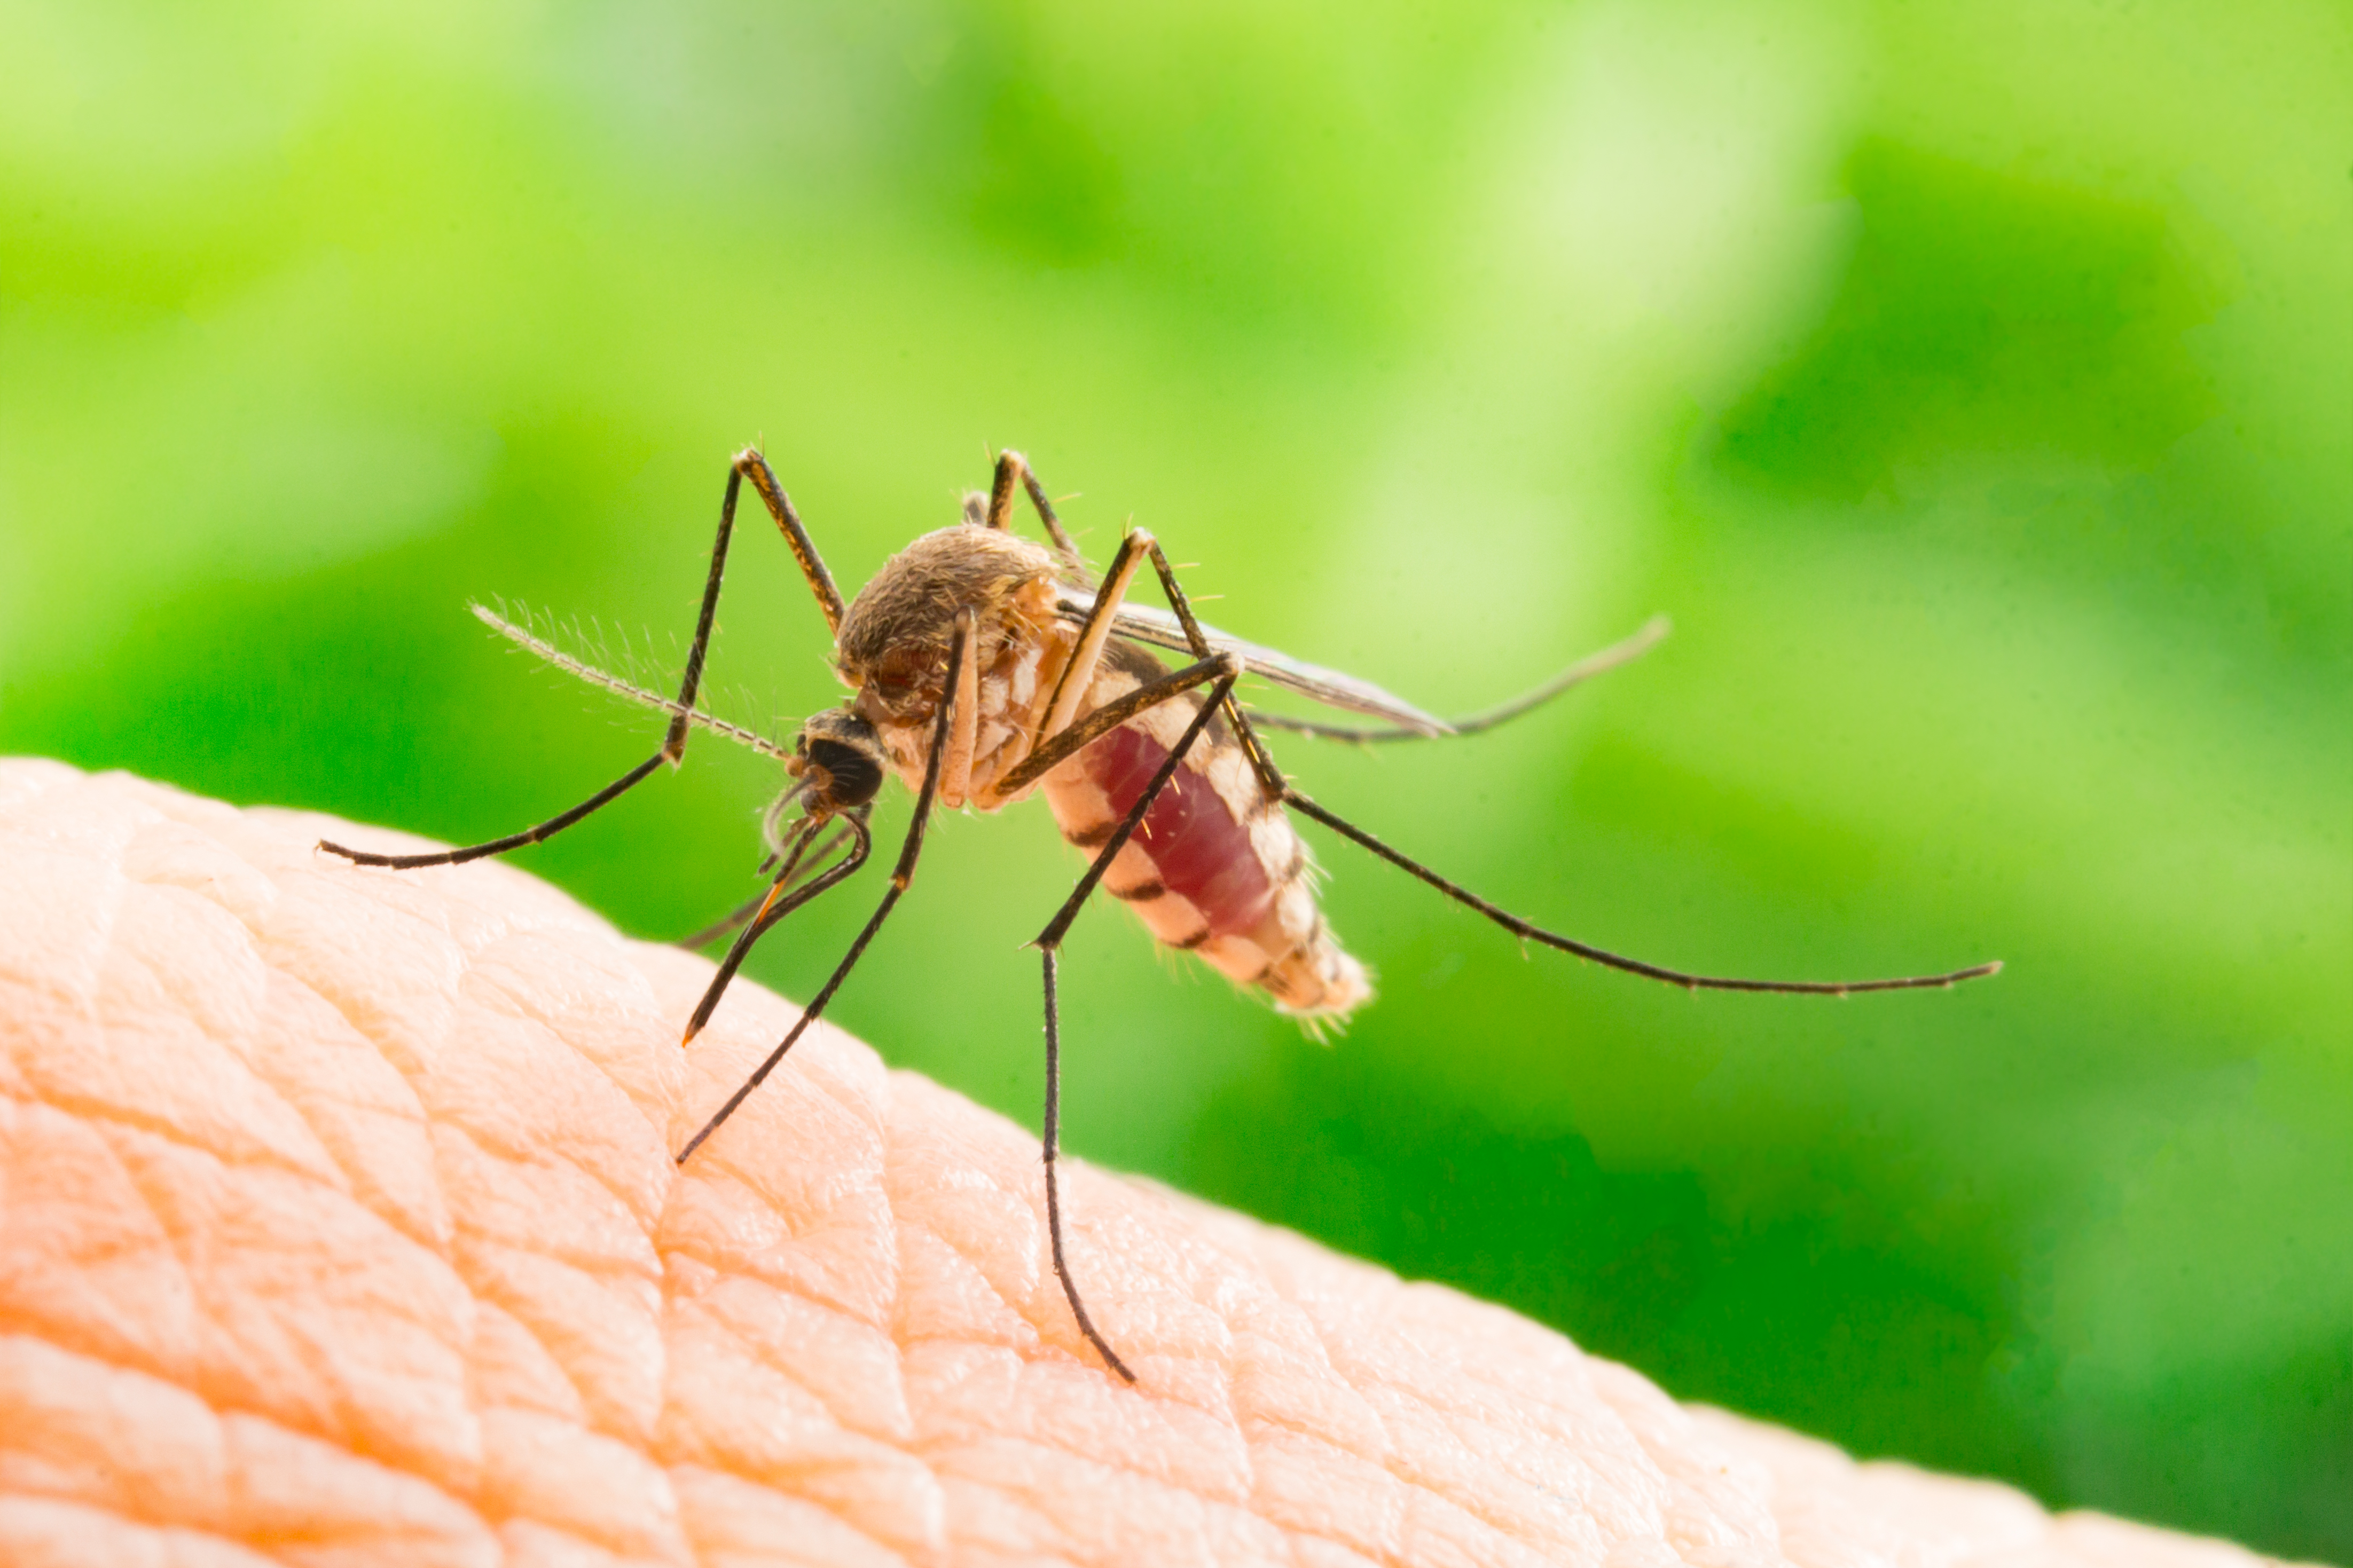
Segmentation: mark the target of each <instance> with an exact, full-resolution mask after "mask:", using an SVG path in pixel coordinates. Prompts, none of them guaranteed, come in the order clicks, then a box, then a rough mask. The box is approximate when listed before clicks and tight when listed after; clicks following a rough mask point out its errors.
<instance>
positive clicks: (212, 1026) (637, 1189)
mask: <svg viewBox="0 0 2353 1568" xmlns="http://www.w3.org/2000/svg"><path fill="white" fill-rule="evenodd" d="M493 826H495V825H493ZM585 831H589V832H594V831H596V828H595V827H593V826H592V827H590V828H587V829H586V830H585ZM322 834H327V835H331V836H332V837H337V838H340V839H343V840H344V841H345V842H351V843H362V844H367V845H371V846H376V847H387V848H389V847H399V846H401V845H403V844H404V843H406V842H407V841H405V840H404V839H403V838H402V837H401V836H399V835H397V834H393V833H389V832H385V831H381V830H373V829H367V828H361V827H353V826H348V825H345V824H343V823H337V822H330V821H328V820H326V819H323V818H320V817H313V816H297V815H294V814H291V813H285V812H276V811H247V812H240V811H237V810H235V809H233V808H231V807H228V806H226V805H217V804H216V803H213V802H209V801H205V800H199V799H195V798H193V797H191V796H187V795H180V794H177V793H175V792H174V791H171V790H169V789H165V788H162V787H160V786H157V785H153V784H146V783H142V782H141V781H139V780H136V779H132V778H128V777H124V776H121V775H108V776H100V777H85V776H84V775H82V774H80V773H76V772H74V771H73V770H71V769H69V768H66V767H63V766H60V765H58V764H55V763H0V887H5V889H7V896H6V898H5V899H0V1088H5V1098H0V1562H5V1563H11V1564H61V1563H74V1564H81V1563H89V1564H100V1563H105V1564H116V1563H128V1564H156V1565H158V1568H161V1565H164V1564H177V1565H198V1564H202V1565H221V1568H227V1565H232V1564H242V1565H249V1568H260V1565H262V1564H265V1563H300V1564H320V1565H328V1564H334V1565H352V1568H358V1565H363V1564H378V1563H382V1564H393V1563H400V1564H442V1563H450V1564H479V1565H484V1568H487V1565H490V1564H497V1563H625V1562H626V1563H839V1564H885V1563H957V1564H1012V1563H1125V1564H1157V1563H1186V1564H1203V1563H1219V1564H1225V1563H1243V1564H1246V1563H1266V1564H1312V1565H1315V1568H1339V1565H1342V1564H1367V1563H1383V1564H1408V1563H1410V1564H1416V1565H1420V1564H1431V1565H1444V1564H1474V1563H1476V1564H1491V1563H1492V1564H1529V1565H1534V1564H1538V1563H1582V1564H1595V1565H1597V1568H1600V1565H1606V1568H1642V1565H1655V1568H1666V1565H1670V1564H1676V1563H1692V1564H1699V1563H1708V1564H1726V1565H1729V1564H1759V1565H1772V1564H1804V1565H1819V1568H1831V1565H1832V1564H1836V1565H1839V1568H1871V1565H1875V1564H1885V1565H1888V1568H1898V1565H1902V1568H1966V1565H1980V1568H1989V1565H1992V1564H2021V1565H2023V1564H2036V1565H2039V1568H2062V1565H2068V1564H2095V1563H2096V1564H2109V1565H2114V1568H2124V1565H2125V1564H2133V1565H2136V1568H2168V1565H2170V1568H2189V1565H2191V1564H2200V1565H2208V1568H2230V1565H2246V1564H2252V1563H2256V1562H2258V1561H2259V1560H2258V1559H2256V1558H2254V1557H2253V1556H2251V1555H2249V1554H2247V1553H2245V1552H2240V1551H2239V1550H2237V1549H2236V1548H2233V1547H2230V1546H2226V1545H2222V1544H2220V1543H2216V1542H2199V1541H2192V1540H2189V1539H2186V1538H2182V1537H2178V1536H2172V1535H2168V1534H2164V1533H2161V1532H2158V1531H2147V1530H2143V1529H2140V1528H2138V1527H2136V1526H2131V1525H2126V1524H2121V1523H2117V1522H2116V1521H2108V1520H2104V1519H2100V1518H2096V1517H2093V1516H2087V1515H2072V1516H2064V1517H2060V1518H2055V1519H2054V1518H2052V1516H2050V1515H2049V1514H2046V1513H2044V1512H2043V1511H2042V1510H2041V1509H2039V1508H2037V1507H2036V1506H2035V1505H2034V1504H2033V1503H2031V1502H2030V1501H2029V1500H2026V1499H2025V1498H2023V1497H2021V1496H2020V1495H2019V1494H2018V1493H2016V1492H2013V1491H2010V1490H2008V1489H2004V1488H2001V1487H1997V1486H1991V1485H1987V1484H1983V1483H1976V1482H1968V1481H1960V1480H1952V1479H1943V1478H1938V1477H1935V1476H1929V1475H1925V1474H1922V1473H1920V1472H1917V1471H1915V1470H1911V1469H1908V1468H1904V1467H1902V1466H1896V1465H1886V1464H1873V1465H1863V1466H1857V1465H1855V1464H1853V1463H1852V1461H1850V1460H1848V1459H1847V1458H1844V1457H1843V1456H1842V1455H1841V1454H1839V1453H1838V1452H1837V1451H1836V1450H1834V1449H1831V1448H1829V1447H1825V1446H1823V1445H1820V1444H1818V1443H1813V1442H1810V1441H1808V1440H1807V1439H1804V1438H1800V1437H1797V1436H1790V1435H1788V1434H1787V1433H1783V1432H1779V1431H1777V1430H1774V1429H1772V1428H1769V1427H1766V1426H1756V1425H1751V1424H1749V1423H1746V1422H1743V1421H1740V1420H1736V1419H1735V1418H1733V1417H1731V1416H1727V1415H1722V1414H1719V1413H1715V1412H1710V1411H1706V1410H1698V1409H1689V1408H1685V1407H1683V1406H1681V1405H1676V1404H1675V1403H1674V1402H1673V1401H1672V1400H1671V1399H1669V1398H1667V1397H1666V1396H1665V1395H1664V1394H1661V1393H1660V1392H1659V1391H1658V1390H1657V1389H1656V1388H1654V1387H1652V1386H1651V1384H1649V1383H1646V1382H1645V1381H1643V1379H1641V1377H1640V1376H1638V1375H1636V1374H1635V1373H1630V1372H1629V1371H1627V1370H1626V1369H1624V1368H1622V1367H1619V1366H1615V1365H1612V1364H1610V1363H1607V1362H1601V1361H1597V1360H1594V1359H1592V1358H1590V1357H1588V1356H1586V1355H1584V1354H1582V1353H1581V1352H1578V1351H1577V1347H1576V1346H1574V1345H1572V1344H1571V1343H1569V1342H1568V1341H1567V1340H1565V1339H1563V1338H1562V1337H1561V1336H1560V1335H1558V1334H1556V1333H1554V1332H1552V1331H1549V1330H1546V1329H1544V1328H1540V1327H1538V1326H1536V1325H1535V1324H1533V1323H1529V1322H1526V1321H1522V1320H1520V1319H1517V1318H1514V1317H1513V1316H1512V1315H1511V1314H1509V1313H1507V1312H1504V1311H1502V1310H1498V1309H1496V1308H1493V1307H1488V1306H1483V1305H1482V1304H1480V1303H1478V1302H1475V1301H1472V1300H1469V1299H1467V1298H1465V1297H1462V1296H1461V1295H1458V1294H1456V1293H1454V1292H1452V1291H1451V1290H1446V1289H1439V1288H1436V1287H1432V1286H1426V1285H1407V1284H1401V1283H1400V1282H1398V1280H1397V1279H1395V1278H1393V1277H1392V1276H1390V1275H1388V1274H1387V1273H1384V1272H1382V1271H1381V1270H1379V1269H1377V1268H1367V1267H1366V1266H1365V1265H1362V1264H1359V1263H1354V1262H1351V1261H1349V1260H1347V1259H1345V1258H1338V1257H1335V1256H1334V1255H1332V1254H1331V1253H1328V1252H1325V1251H1324V1250H1323V1249H1321V1248H1319V1247H1315V1246H1314V1245H1312V1244H1310V1243H1308V1242H1306V1241H1303V1240H1302V1239H1301V1238H1299V1237H1294V1236H1291V1235H1288V1234H1286V1233H1284V1232H1282V1231H1278V1230H1272V1229H1270V1228H1268V1227H1266V1226H1261V1225H1258V1224H1255V1223H1253V1222H1251V1221H1250V1220H1248V1219H1245V1218H1243V1217H1241V1216H1240V1215H1233V1214H1229V1213H1226V1212H1224V1211H1221V1210H1218V1209H1213V1208H1210V1207H1208V1206H1207V1205H1202V1204H1198V1203H1196V1202H1193V1201H1192V1200H1190V1199H1187V1198H1185V1197H1183V1196H1180V1195H1178V1194H1173V1193H1169V1192H1166V1191H1165V1190H1163V1189H1161V1188H1158V1187H1154V1186H1150V1185H1146V1184H1141V1183H1137V1182H1134V1181H1128V1180H1124V1179H1122V1178H1119V1177H1117V1176H1114V1175H1111V1174H1109V1173H1102V1172H1097V1171H1094V1170H1092V1169H1090V1168H1088V1167H1087V1166H1085V1165H1083V1164H1081V1163H1072V1164H1071V1166H1070V1168H1069V1174H1068V1177H1067V1187H1066V1192H1067V1194H1068V1196H1069V1202H1070V1212H1071V1215H1073V1228H1072V1234H1071V1242H1072V1245H1073V1247H1074V1248H1075V1257H1076V1263H1077V1267H1078V1268H1079V1269H1080V1270H1081V1271H1082V1278H1083V1279H1084V1280H1085V1282H1086V1285H1087V1289H1088V1291H1089V1293H1090V1297H1091V1300H1092V1302H1093V1304H1094V1309H1095V1311H1096V1314H1097V1316H1098V1318H1099V1319H1100V1320H1101V1321H1102V1324H1103V1329H1104V1331H1106V1332H1107V1333H1108V1334H1110V1335H1111V1337H1112V1338H1113V1341H1114V1342H1116V1343H1117V1344H1118V1345H1120V1347H1121V1348H1122V1349H1123V1350H1124V1352H1126V1354H1127V1355H1128V1357H1129V1358H1130V1360H1131V1361H1132V1362H1133V1363H1134V1366H1135V1368H1136V1371H1137V1373H1139V1375H1140V1379H1141V1381H1140V1383H1139V1384H1137V1385H1136V1386H1134V1387H1132V1388H1131V1387H1129V1386H1127V1385H1125V1384H1122V1383H1120V1382H1119V1381H1118V1380H1117V1379H1116V1378H1114V1377H1113V1376H1112V1375H1111V1374H1110V1373H1107V1372H1106V1371H1105V1370H1104V1369H1103V1367H1102V1365H1101V1364H1100V1363H1097V1362H1096V1361H1095V1360H1094V1358H1093V1357H1092V1355H1091V1354H1090V1353H1089V1352H1088V1351H1087V1349H1086V1347H1085V1346H1084V1345H1083V1344H1082V1342H1080V1339H1079V1336H1078V1332H1077V1330H1076V1329H1075V1328H1074V1327H1073V1326H1072V1324H1071V1317H1070V1313H1069V1310H1068V1309H1067V1308H1066V1307H1065V1306H1064V1304H1063V1301H1062V1299H1061V1295H1060V1291H1059V1290H1058V1289H1056V1286H1055V1282H1054V1277H1053V1273H1052V1271H1051V1269H1050V1268H1049V1266H1048V1263H1047V1258H1046V1238H1045V1229H1044V1220H1043V1212H1042V1205H1043V1198H1042V1194H1041V1193H1040V1190H1039V1168H1038V1150H1037V1145H1036V1142H1035V1141H1034V1139H1033V1138H1032V1136H1031V1135H1030V1134H1029V1132H1028V1131H1024V1130H1023V1129H1021V1128H1019V1127H1017V1126H1015V1125H1013V1124H1012V1123H1010V1122H1008V1121H1004V1120H1003V1119H1001V1118H999V1117H997V1116H995V1115H992V1114H990V1113H988V1112H987V1111H983V1110H977V1109H976V1108H975V1107H973V1106H971V1105H970V1104H968V1103H966V1102H965V1101H964V1100H960V1099H958V1098H957V1097H956V1096H955V1095H953V1094H950V1093H948V1092H947V1091H946V1090H944V1089H939V1088H936V1087H934V1085H932V1084H930V1083H928V1082H926V1081H925V1080H923V1079H919V1078H915V1077H913V1076H912V1075H909V1074H905V1073H893V1072H891V1071H889V1070H887V1069H886V1068H884V1067H883V1066H882V1064H881V1061H880V1060H879V1059H878V1058H876V1057H875V1055H874V1054H873V1052H871V1051H870V1050H868V1049H867V1048H866V1047H863V1046H861V1045H859V1044H858V1043H856V1042H855V1041H853V1040H851V1039H849V1037H846V1036H844V1035H842V1034H840V1033H839V1032H838V1031H836V1030H833V1029H831V1028H825V1027H820V1028H818V1029H817V1030H815V1031H813V1032H812V1033H811V1035H810V1036H809V1037H807V1039H806V1040H804V1041H803V1043H802V1044H801V1046H800V1047H798V1048H797V1050H796V1052H795V1053H794V1055H793V1056H792V1058H789V1059H788V1060H787V1062H786V1065H785V1067H784V1068H782V1069H781V1070H779V1071H778V1072H777V1073H776V1076H775V1077H774V1078H773V1079H770V1080H769V1082H768V1084H767V1086H766V1087H765V1089H762V1090H761V1091H760V1092H759V1093H758V1094H755V1095H754V1096H753V1097H752V1099H751V1100H749V1101H748V1102H747V1103H746V1104H745V1105H744V1110H743V1111H742V1113H741V1114H740V1115H738V1116H737V1117H736V1118H735V1120H734V1121H733V1122H731V1123H730V1124H729V1125H728V1127H727V1128H726V1129H725V1130H724V1131H723V1132H722V1133H721V1134H720V1135H719V1136H718V1137H717V1138H715V1139H713V1140H712V1142H711V1144H710V1145H709V1146H708V1147H706V1148H705V1149H704V1150H703V1151H702V1153H700V1154H699V1155H697V1156H696V1158H695V1159H694V1161H693V1162H692V1163H691V1164H689V1165H688V1166H687V1167H685V1168H684V1169H683V1170H681V1169H680V1168H679V1167H677V1166H676V1165H674V1164H673V1163H671V1160H670V1151H671V1150H672V1149H674V1148H676V1147H678V1146H679V1144H680V1143H681V1142H682V1141H683V1140H684V1139H685V1137H686V1136H687V1135H688V1134H689V1133H690V1132H691V1131H692V1130H693V1129H694V1127H695V1126H696V1125H697V1124H698V1123H699V1122H700V1121H701V1120H702V1117H703V1116H704V1115H706V1114H707V1113H708V1112H709V1110H711V1109H712V1107H713V1106H714V1105H716V1104H717V1103H718V1102H719V1101H720V1100H721V1099H722V1098H723V1096H724V1095H725V1094H726V1093H727V1092H728V1090H730V1089H733V1087H734V1085H735V1083H736V1082H737V1080H738V1079H740V1078H741V1077H742V1075H743V1074H744V1070H745V1068H747V1067H748V1066H749V1065H750V1064H751V1063H752V1062H753V1061H754V1060H755V1059H757V1058H758V1057H759V1056H760V1055H761V1054H762V1053H764V1052H765V1050H766V1049H767V1048H768V1047H770V1046H771V1045H772V1044H773V1043H774V1042H775V1041H776V1039H777V1038H778V1037H780V1036H781V1035H782V1034H783V1032H784V1030H785V1029H786V1027H787V1026H788V1025H789V1024H790V1022H791V1021H792V1019H793V1017H794V1016H795V1015H794V1012H793V1009H792V1008H791V1007H790V1006H789V1005H787V1004H786V1003H784V1002H783V1001H781V1000H779V999H778V998H776V997H775V996H773V995H771V994H768V993H766V992H764V991H762V990H761V989H760V988H759V987H758V986H756V985H753V984H749V983H747V982H740V981H739V982H738V983H737V985H736V987H735V989H734V990H733V991H731V992H730V993H729V994H728V998H727V1002H726V1005H724V1006H723V1007H722V1008H721V1009H720V1012H719V1015H718V1017H717V1019H716V1020H715V1021H714V1022H713V1024H712V1027H711V1028H710V1029H709V1030H708V1031H707V1032H706V1033H705V1034H704V1035H703V1036H702V1037H701V1038H700V1039H699V1040H698V1041H697V1042H696V1043H695V1045H694V1047H693V1048H692V1049H691V1050H681V1048H680V1047H679V1045H678V1036H679V1026H680V1021H681V1019H682V1018H684V1017H685V1016H687V1013H688V1012H689V1010H690V1009H691V1007H692V1005H693V1004H694V1001H695V998H696V996H697V995H698V994H699V993H700V992H701V990H702V986H703V984H704V982H705V980H706V979H707V977H708V976H709V974H710V965H709V964H708V963H706V962H705V961H703V960H702V959H701V958H698V957H693V956H691V955H689V954H686V953H682V952H677V951H675V950H673V949H670V948H665V947H659V946H652V945H649V944H646V943H641V942H631V941H628V940H626V939H624V938H622V937H620V936H618V935H617V934H616V933H615V932H614V931H613V930H612V929H611V928H610V927H609V926H607V924H606V923H605V922H604V921H601V920H599V919H597V918H596V916H594V915H592V914H589V913H588V912H587V911H586V910H582V909H581V908H580V907H579V906H578V905H576V904H575V903H574V902H572V901H571V900H569V899H567V898H565V896H564V895H562V894H561V893H558V892H556V891H555V890H554V889H551V888H549V887H547V886H545V885H544V884H543V883H540V882H538V881H536V880H534V879H532V878H531V877H530V876H528V875H526V874H524V873H523V872H522V871H520V870H517V869H514V868H510V867H506V866H502V865H500V864H497V863H494V862H485V863H480V864H477V865H473V866H468V867H463V868H456V869H448V870H436V871H427V872H422V873H399V872H386V871H379V870H364V869H358V868H353V867H351V866H349V865H345V864H343V863H340V862H337V861H334V860H332V859H329V858H323V857H319V856H315V855H314V854H313V853H312V852H311V844H312V842H313V841H315V840H316V839H317V838H319V837H321V836H322ZM1139 940H1140V939H1139ZM1239 1005H1240V1004H1238V1006H1239ZM1035 1043H1036V1036H1035V1032H1034V1028H1033V1027H1032V1026H1030V1025H1029V1024H1024V1025H1022V1026H1018V1027H1016V1026H1010V1025H1008V1026H1007V1030H1006V1037H1005V1048H1006V1049H1007V1050H1008V1052H1010V1051H1018V1050H1027V1049H1032V1048H1034V1047H1035ZM1115 1046H1116V1042H1112V1041H1104V1042H1098V1043H1097V1045H1096V1047H1094V1048H1100V1049H1110V1048H1114V1047H1115ZM1498 1201H1499V1202H1500V1201H1505V1200H1504V1197H1503V1196H1502V1195H1500V1194H1499V1197H1498Z"/></svg>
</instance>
